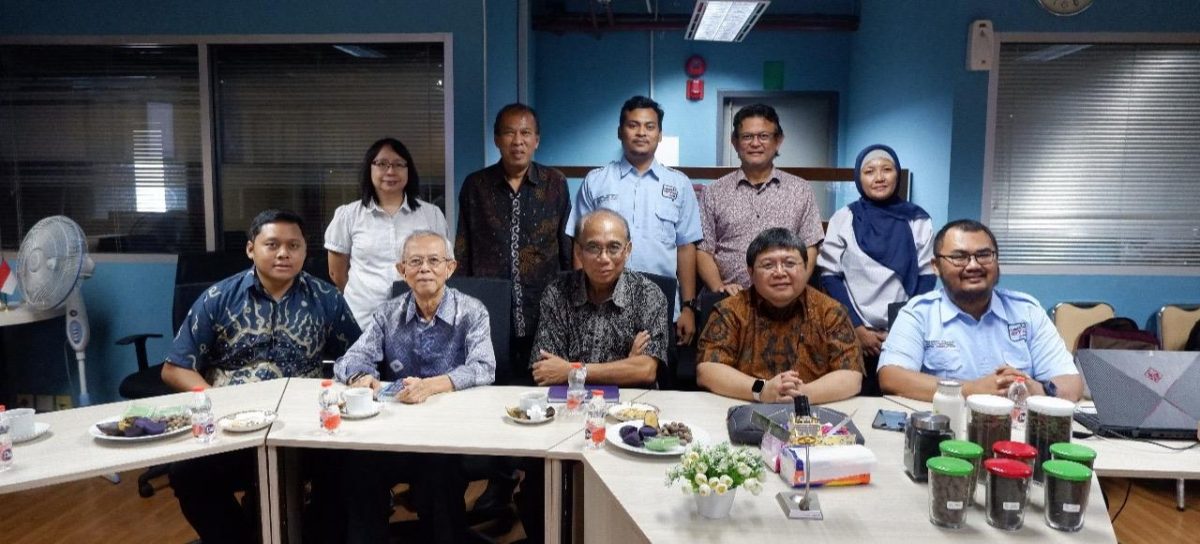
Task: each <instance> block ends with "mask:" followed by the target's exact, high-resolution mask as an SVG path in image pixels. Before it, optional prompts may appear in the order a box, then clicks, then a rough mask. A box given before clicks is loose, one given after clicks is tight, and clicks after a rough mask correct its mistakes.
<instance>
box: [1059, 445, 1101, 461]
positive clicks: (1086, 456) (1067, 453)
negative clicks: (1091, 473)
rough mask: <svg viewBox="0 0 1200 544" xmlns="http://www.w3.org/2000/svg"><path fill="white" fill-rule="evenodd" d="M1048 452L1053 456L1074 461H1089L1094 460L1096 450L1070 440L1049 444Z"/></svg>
mask: <svg viewBox="0 0 1200 544" xmlns="http://www.w3.org/2000/svg"><path fill="white" fill-rule="evenodd" d="M1050 453H1051V454H1052V455H1054V456H1055V457H1059V458H1062V459H1066V460H1067V461H1075V462H1076V463H1090V462H1092V461H1095V460H1096V450H1093V449H1092V448H1089V447H1087V446H1080V445H1079V444H1072V443H1070V442H1059V443H1057V444H1050Z"/></svg>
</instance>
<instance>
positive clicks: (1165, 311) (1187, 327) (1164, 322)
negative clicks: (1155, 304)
mask: <svg viewBox="0 0 1200 544" xmlns="http://www.w3.org/2000/svg"><path fill="white" fill-rule="evenodd" d="M1154 322H1155V326H1156V327H1157V328H1158V338H1159V340H1161V341H1162V348H1163V349H1165V350H1170V351H1182V350H1183V349H1184V348H1185V346H1186V345H1187V340H1188V335H1189V334H1190V333H1191V332H1192V327H1195V326H1196V323H1198V322H1200V304H1168V305H1166V306H1163V307H1162V308H1159V309H1158V313H1157V314H1155V316H1154Z"/></svg>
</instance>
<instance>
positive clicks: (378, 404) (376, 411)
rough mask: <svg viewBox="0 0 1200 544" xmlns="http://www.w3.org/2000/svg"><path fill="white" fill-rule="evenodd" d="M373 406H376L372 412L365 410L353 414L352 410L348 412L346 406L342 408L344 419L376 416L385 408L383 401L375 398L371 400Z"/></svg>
mask: <svg viewBox="0 0 1200 544" xmlns="http://www.w3.org/2000/svg"><path fill="white" fill-rule="evenodd" d="M371 406H373V407H374V408H373V409H372V410H371V411H370V412H364V413H361V414H352V413H350V412H347V411H346V409H345V408H342V419H367V418H372V417H375V416H377V415H379V410H381V409H382V408H383V403H382V402H379V401H377V400H373V401H371Z"/></svg>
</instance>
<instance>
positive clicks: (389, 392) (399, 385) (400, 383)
mask: <svg viewBox="0 0 1200 544" xmlns="http://www.w3.org/2000/svg"><path fill="white" fill-rule="evenodd" d="M403 390H404V380H396V381H394V382H392V383H389V384H387V385H385V386H384V387H383V389H380V390H379V400H382V401H394V400H396V395H398V394H400V392H401V391H403Z"/></svg>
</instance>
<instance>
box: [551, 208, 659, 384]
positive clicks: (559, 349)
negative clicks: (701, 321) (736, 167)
mask: <svg viewBox="0 0 1200 544" xmlns="http://www.w3.org/2000/svg"><path fill="white" fill-rule="evenodd" d="M574 243H575V258H576V259H578V260H579V262H580V264H581V265H582V268H581V269H580V270H576V271H574V272H572V273H570V274H569V275H566V276H563V277H560V278H558V279H557V280H555V281H554V282H552V283H551V284H550V286H549V287H547V288H546V292H545V294H544V295H543V296H542V303H541V310H542V312H541V320H540V322H541V325H540V326H539V327H538V332H537V340H536V341H535V342H534V350H533V357H532V359H533V379H534V380H535V381H536V382H537V383H538V384H539V385H550V384H560V383H566V381H567V371H568V370H570V368H571V363H573V362H577V363H583V364H584V365H585V366H586V367H587V381H588V383H598V384H614V385H623V386H646V385H650V384H652V383H654V381H655V378H656V375H657V369H658V363H659V362H660V361H664V360H666V357H667V327H668V325H667V319H666V316H667V298H666V297H665V296H663V293H662V290H661V289H659V288H658V286H657V285H655V284H654V283H653V282H651V281H650V280H649V279H646V277H645V276H642V275H641V274H639V273H637V272H634V271H632V270H628V269H626V268H625V261H626V260H627V259H628V258H629V253H630V251H631V249H632V246H633V243H632V242H630V240H629V224H628V223H627V222H626V221H625V219H624V218H623V217H622V216H621V214H619V213H617V212H614V211H612V210H608V209H604V208H601V209H598V210H595V211H592V212H589V213H588V214H586V215H584V216H583V217H582V218H581V219H580V220H579V222H578V223H577V224H576V230H575V239H574Z"/></svg>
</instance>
